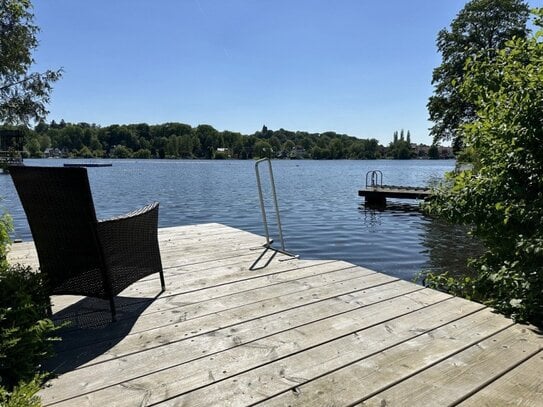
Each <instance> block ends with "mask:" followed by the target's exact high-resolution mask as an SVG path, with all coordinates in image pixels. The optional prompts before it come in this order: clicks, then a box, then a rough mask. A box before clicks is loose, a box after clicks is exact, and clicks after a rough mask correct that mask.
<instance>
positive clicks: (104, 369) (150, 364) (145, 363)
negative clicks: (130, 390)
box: [56, 274, 390, 392]
mask: <svg viewBox="0 0 543 407" xmlns="http://www.w3.org/2000/svg"><path fill="white" fill-rule="evenodd" d="M380 277H381V276H380V275H378V274H376V275H371V276H368V277H366V278H363V279H353V280H349V281H348V287H349V290H351V287H356V286H357V285H358V286H359V287H360V288H359V289H358V290H356V291H359V290H360V289H363V288H369V287H371V286H373V285H375V283H376V282H378V281H379V279H380ZM370 281H371V282H370ZM385 281H390V278H388V279H387V280H385ZM380 282H381V283H382V282H383V280H382V279H381V280H380ZM342 284H343V285H344V288H343V294H345V293H348V292H350V291H349V290H346V289H345V282H341V283H338V284H337V286H338V287H337V288H336V290H337V289H338V288H339V287H340V286H341V285H342ZM323 288H326V287H321V288H317V290H318V289H320V290H322V291H323V292H324V293H326V290H324V289H323ZM294 296H295V298H301V301H304V300H305V302H306V303H307V298H311V299H313V300H314V301H315V300H318V297H317V298H314V295H309V296H307V297H306V298H304V297H302V294H301V293H295V294H294ZM287 297H288V296H282V298H281V297H280V298H275V299H270V300H269V301H268V304H263V303H262V302H261V303H256V304H255V305H256V309H257V310H259V309H260V308H263V305H267V306H272V307H273V305H276V306H278V307H279V309H281V307H285V306H286V307H287V309H289V308H292V305H290V303H289V304H288V305H286V304H285V299H287ZM245 307H246V308H249V305H246V306H245ZM253 307H254V306H253ZM283 309H285V308H283ZM273 311H275V309H274V310H273ZM231 312H232V313H233V314H234V315H233V316H232V317H233V318H232V319H231V320H230V321H229V322H227V323H226V324H227V326H228V325H232V324H235V323H236V322H237V321H236V320H235V319H234V318H235V316H236V315H238V316H239V315H245V312H244V311H240V310H239V309H233V310H231ZM240 312H243V313H242V314H240ZM258 312H260V315H262V314H261V311H258ZM223 316H224V313H223ZM184 321H185V319H184V318H178V320H177V321H176V322H177V323H178V325H179V328H180V329H183V322H184ZM223 323H224V321H223ZM200 329H205V326H201V327H200ZM196 333H197V332H192V331H187V330H185V331H184V336H186V337H189V339H187V340H185V341H181V342H176V343H173V344H170V345H169V346H167V347H160V348H154V349H150V350H149V351H147V352H143V353H136V354H132V355H129V356H127V357H123V358H121V359H114V360H111V361H108V362H105V363H101V364H99V365H94V366H92V367H91V368H92V371H93V373H92V375H93V376H94V375H95V374H96V373H100V372H101V373H100V374H98V376H99V377H97V378H96V380H93V386H97V388H100V387H103V386H108V385H110V384H112V383H111V382H113V383H116V380H117V381H118V380H119V378H120V377H126V378H134V377H138V376H139V375H141V374H144V373H145V372H147V373H151V372H153V371H156V370H161V369H164V368H166V367H168V366H171V365H172V363H173V364H174V365H176V364H178V363H179V360H180V359H179V358H181V359H182V358H183V357H182V356H181V355H184V354H185V352H184V351H183V346H186V343H187V342H189V343H192V342H196V341H197V339H196V338H193V336H194V334H196ZM204 337H205V338H206V340H208V341H210V342H212V339H213V338H215V339H216V340H217V341H219V339H220V337H216V336H215V335H214V334H213V332H211V333H210V334H209V335H204ZM159 339H160V338H157V340H159ZM227 340H228V341H229V342H230V343H233V344H234V345H236V343H235V340H234V338H232V335H230V336H229V337H227ZM198 343H199V344H200V345H203V344H202V343H201V340H198ZM209 346H211V344H207V343H206V344H205V345H204V346H202V348H201V349H199V351H198V352H199V355H205V354H207V352H208V351H207V349H208V347H209ZM171 352H174V353H175V355H179V357H178V358H176V359H174V360H172V359H170V358H169V357H168V354H170V353H171ZM83 370H85V369H84V368H83V369H79V370H77V371H73V372H69V373H66V374H64V375H63V376H62V379H63V380H62V383H63V385H64V384H66V383H67V382H68V381H69V378H71V377H76V378H78V380H79V378H81V376H88V374H86V373H85V372H82V371H83ZM87 371H88V369H87ZM111 372H118V373H117V374H115V375H113V376H112V373H111ZM76 382H77V380H76ZM74 385H75V383H74V384H71V385H70V386H68V388H69V391H74V389H75V388H74V387H73V386H74ZM85 390H86V391H90V390H92V388H85ZM58 391H59V386H57V388H56V392H58Z"/></svg>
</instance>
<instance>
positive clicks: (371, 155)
mask: <svg viewBox="0 0 543 407" xmlns="http://www.w3.org/2000/svg"><path fill="white" fill-rule="evenodd" d="M22 131H24V132H25V136H24V152H25V155H26V156H27V157H35V158H40V157H82V158H170V159H177V158H200V159H201V158H204V159H227V158H234V159H253V158H263V157H269V158H279V159H281V158H284V159H316V160H319V159H379V158H396V159H410V158H440V157H447V158H450V154H448V153H449V152H448V151H445V153H443V151H442V152H441V155H440V152H439V151H438V149H437V147H435V146H432V147H430V146H423V145H415V144H411V141H410V133H409V131H408V132H407V137H406V138H404V131H403V130H401V134H400V136H398V132H397V131H396V132H395V133H394V136H393V141H392V142H391V143H390V144H389V145H388V146H387V147H384V146H382V145H380V144H379V142H378V141H377V140H376V139H359V138H356V137H352V136H348V135H346V134H338V133H335V132H333V131H328V132H324V133H308V132H305V131H296V132H294V131H289V130H284V129H279V130H271V129H268V128H267V127H266V126H263V128H262V130H260V131H257V132H255V133H253V134H250V135H244V134H241V133H239V132H232V131H218V130H216V129H215V128H213V127H212V126H210V125H207V124H201V125H199V126H196V127H192V126H190V125H188V124H184V123H164V124H157V125H149V124H146V123H138V124H127V125H117V124H114V125H110V126H105V127H101V126H98V125H95V124H89V123H66V122H64V120H61V121H60V122H59V123H57V122H55V121H54V120H53V121H51V122H50V123H45V122H44V121H41V122H40V123H38V124H37V125H36V126H35V127H34V129H24V130H22Z"/></svg>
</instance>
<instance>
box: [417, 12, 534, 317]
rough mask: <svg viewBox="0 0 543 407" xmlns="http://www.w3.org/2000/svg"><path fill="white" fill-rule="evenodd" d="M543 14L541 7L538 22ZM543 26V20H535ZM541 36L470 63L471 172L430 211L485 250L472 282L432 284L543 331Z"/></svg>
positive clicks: (467, 128)
mask: <svg viewBox="0 0 543 407" xmlns="http://www.w3.org/2000/svg"><path fill="white" fill-rule="evenodd" d="M542 10H543V9H540V10H537V11H536V15H537V16H539V18H541V17H542V16H543V11H542ZM538 23H539V24H540V23H541V20H539V21H538ZM542 38H543V32H542V31H540V32H539V33H537V34H535V36H534V37H533V38H529V39H522V38H517V39H513V40H511V41H509V42H507V43H506V47H505V48H504V49H503V50H501V51H499V52H498V54H497V55H496V56H495V57H494V58H493V59H490V58H486V57H485V56H484V55H481V56H479V57H477V58H474V59H472V60H471V61H468V64H467V67H466V75H465V80H464V83H463V85H462V92H463V95H464V96H465V97H466V98H468V100H470V101H472V102H473V104H474V106H476V108H477V119H476V120H475V121H474V122H473V123H470V124H466V125H464V126H463V128H462V131H463V136H464V141H465V146H466V149H465V151H466V153H467V154H466V156H467V157H469V158H470V161H471V163H472V168H471V169H468V170H464V171H460V172H458V173H455V174H451V175H450V176H449V180H448V182H447V183H445V184H444V185H443V186H442V187H441V188H439V189H438V190H437V192H436V197H435V199H434V200H433V201H432V202H431V203H430V204H429V205H428V206H427V209H428V211H429V212H430V214H433V215H436V216H440V217H444V218H446V219H448V220H450V221H452V222H456V223H464V224H467V225H472V227H473V233H474V234H475V235H476V236H478V237H479V238H480V239H481V241H482V242H483V244H484V245H485V247H486V253H485V254H484V255H483V256H482V257H481V258H479V259H476V260H474V261H473V262H472V266H473V267H474V268H475V270H476V271H477V274H476V276H475V277H471V278H466V279H464V280H462V281H458V280H457V279H451V277H449V276H428V278H427V281H428V282H429V283H430V285H432V286H434V287H437V288H445V289H448V290H449V291H452V292H454V293H456V294H461V295H464V296H467V297H469V298H472V299H474V300H478V301H481V302H484V303H487V304H489V305H491V306H493V307H494V308H496V309H497V310H499V311H501V312H503V313H505V314H507V315H511V316H512V317H513V318H515V319H516V320H518V321H529V322H531V323H533V324H535V325H538V326H543V295H542V292H543V148H542V145H541V142H542V140H543V122H542V119H541V118H542V117H543V98H542V97H541V95H543V64H541V61H542V60H543V42H542V41H541V39H542Z"/></svg>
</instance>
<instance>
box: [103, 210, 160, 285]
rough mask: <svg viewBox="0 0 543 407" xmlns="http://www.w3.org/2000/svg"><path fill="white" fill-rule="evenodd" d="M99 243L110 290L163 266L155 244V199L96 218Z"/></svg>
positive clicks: (156, 212)
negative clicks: (131, 208)
mask: <svg viewBox="0 0 543 407" xmlns="http://www.w3.org/2000/svg"><path fill="white" fill-rule="evenodd" d="M97 230H98V239H99V242H100V245H101V247H102V251H103V255H104V262H105V264H106V267H107V269H108V270H107V272H108V275H109V279H110V281H111V286H112V287H111V288H112V291H113V294H114V295H116V294H118V293H119V292H121V291H122V290H123V289H124V288H126V287H127V286H128V285H130V284H132V283H133V282H135V281H137V280H139V279H141V278H143V277H145V276H146V275H149V274H152V273H156V272H159V271H161V270H162V263H161V259H160V250H159V246H158V236H157V234H158V202H155V203H152V204H150V205H147V206H145V207H143V208H141V209H138V210H136V211H133V212H130V213H127V214H125V215H122V216H119V217H115V218H111V219H107V220H104V221H99V222H98V225H97Z"/></svg>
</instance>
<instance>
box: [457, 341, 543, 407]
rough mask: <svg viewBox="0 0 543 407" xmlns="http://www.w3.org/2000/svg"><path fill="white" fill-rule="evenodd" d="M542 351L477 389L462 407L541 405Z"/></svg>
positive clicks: (542, 398) (542, 383)
mask: <svg viewBox="0 0 543 407" xmlns="http://www.w3.org/2000/svg"><path fill="white" fill-rule="evenodd" d="M542 372H543V351H540V352H539V353H538V354H536V355H534V356H532V357H531V358H530V359H528V360H527V361H525V362H524V363H522V364H520V365H519V366H517V367H515V368H514V369H513V370H511V371H509V372H508V373H506V374H505V375H503V376H502V377H500V378H499V379H497V380H496V381H494V382H492V383H490V384H489V385H488V386H486V387H484V388H483V389H480V390H479V391H477V392H476V393H475V394H474V395H472V396H471V397H469V398H468V399H467V400H465V401H463V402H461V403H460V404H459V406H462V407H495V406H519V407H537V406H540V405H543V374H542Z"/></svg>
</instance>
